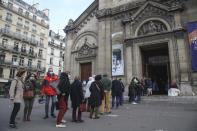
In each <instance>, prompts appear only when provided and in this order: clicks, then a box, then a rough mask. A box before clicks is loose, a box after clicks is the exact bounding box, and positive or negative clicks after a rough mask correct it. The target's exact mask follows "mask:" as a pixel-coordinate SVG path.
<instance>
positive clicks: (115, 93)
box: [112, 78, 122, 108]
mask: <svg viewBox="0 0 197 131" xmlns="http://www.w3.org/2000/svg"><path fill="white" fill-rule="evenodd" d="M121 94H122V87H121V83H120V81H119V80H117V78H115V79H114V80H113V81H112V108H113V107H114V104H115V99H116V108H118V106H119V104H120V97H121Z"/></svg>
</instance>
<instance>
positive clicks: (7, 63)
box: [0, 60, 46, 72]
mask: <svg viewBox="0 0 197 131" xmlns="http://www.w3.org/2000/svg"><path fill="white" fill-rule="evenodd" d="M0 66H3V67H10V68H19V69H26V70H31V71H39V72H45V70H46V69H45V67H41V66H33V65H25V64H23V65H20V64H19V62H12V61H11V60H5V61H1V62H0Z"/></svg>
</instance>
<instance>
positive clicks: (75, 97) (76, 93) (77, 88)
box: [70, 77, 84, 122]
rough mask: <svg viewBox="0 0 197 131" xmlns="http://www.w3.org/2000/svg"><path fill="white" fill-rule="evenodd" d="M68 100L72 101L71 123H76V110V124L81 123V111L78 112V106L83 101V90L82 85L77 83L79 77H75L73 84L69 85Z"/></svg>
mask: <svg viewBox="0 0 197 131" xmlns="http://www.w3.org/2000/svg"><path fill="white" fill-rule="evenodd" d="M70 98H71V101H72V108H73V112H72V119H73V120H72V121H73V122H77V119H76V110H77V108H78V122H83V120H82V119H81V115H82V113H81V111H80V110H79V105H80V104H81V103H82V102H83V101H84V96H83V90H82V84H81V82H80V81H79V77H75V80H74V82H73V83H72V84H71V88H70Z"/></svg>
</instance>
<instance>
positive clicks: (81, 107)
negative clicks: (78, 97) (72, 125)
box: [79, 103, 86, 112]
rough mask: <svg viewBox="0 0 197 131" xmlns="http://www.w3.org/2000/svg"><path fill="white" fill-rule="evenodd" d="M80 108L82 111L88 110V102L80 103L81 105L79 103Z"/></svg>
mask: <svg viewBox="0 0 197 131" xmlns="http://www.w3.org/2000/svg"><path fill="white" fill-rule="evenodd" d="M79 110H80V111H81V112H85V111H86V104H84V103H82V104H80V105H79Z"/></svg>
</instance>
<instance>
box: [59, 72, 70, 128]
mask: <svg viewBox="0 0 197 131" xmlns="http://www.w3.org/2000/svg"><path fill="white" fill-rule="evenodd" d="M58 89H59V91H60V94H59V95H58V96H57V98H58V104H59V113H58V117H57V125H56V127H66V126H65V125H63V124H62V122H65V120H62V118H63V117H64V114H65V113H66V110H67V105H68V104H67V101H68V96H69V92H70V82H69V79H68V75H67V74H66V73H65V72H62V73H61V76H60V81H59V83H58Z"/></svg>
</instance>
